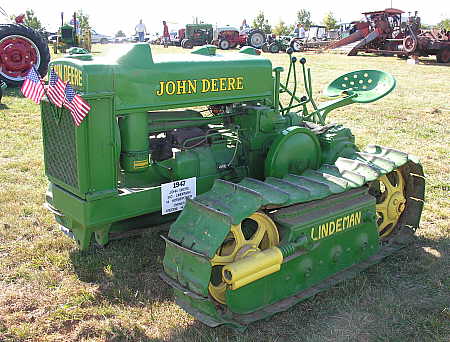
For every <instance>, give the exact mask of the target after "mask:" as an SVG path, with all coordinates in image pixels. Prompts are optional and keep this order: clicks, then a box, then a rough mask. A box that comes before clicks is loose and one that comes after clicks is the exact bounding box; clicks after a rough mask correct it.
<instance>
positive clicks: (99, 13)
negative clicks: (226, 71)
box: [0, 0, 450, 35]
mask: <svg viewBox="0 0 450 342" xmlns="http://www.w3.org/2000/svg"><path fill="white" fill-rule="evenodd" d="M117 3H118V5H113V1H108V2H106V1H101V0H97V1H96V0H75V1H70V2H68V1H67V2H65V1H61V0H59V1H45V0H42V1H36V0H20V1H7V2H5V3H1V4H0V6H1V7H2V8H3V9H4V10H5V11H6V12H7V13H8V14H9V15H12V14H20V13H24V12H25V10H27V9H33V10H34V12H35V14H36V16H37V17H38V19H39V20H40V21H41V22H42V24H43V25H44V26H45V27H46V28H47V30H48V31H56V30H57V29H58V27H59V25H60V22H61V12H64V16H65V18H67V19H69V17H70V16H71V15H73V12H74V11H78V10H80V9H81V10H82V11H83V12H84V13H86V14H88V15H89V22H90V24H91V26H92V28H93V29H95V30H96V31H97V32H98V33H102V34H107V35H115V33H117V32H118V31H119V30H122V31H124V32H125V34H127V35H131V34H134V27H135V26H136V24H137V23H138V22H139V19H142V20H143V23H144V24H145V25H146V27H147V31H149V32H150V33H155V32H161V31H162V20H166V21H167V22H168V24H169V28H170V30H174V29H177V28H179V27H182V26H183V25H184V24H188V23H192V22H193V20H194V17H198V18H199V20H202V21H204V22H205V23H210V24H213V25H219V26H225V25H231V26H236V27H238V26H239V25H240V24H241V23H242V20H243V19H246V20H247V22H248V23H251V22H252V21H253V19H254V18H255V16H256V15H257V13H258V12H259V11H260V10H262V11H263V12H264V14H265V16H266V18H267V19H268V20H269V23H270V24H271V25H272V26H275V25H276V24H277V23H278V22H279V21H280V20H282V21H284V22H285V23H286V24H293V23H294V22H295V18H296V13H297V11H298V10H300V9H307V10H309V11H310V12H311V18H312V21H313V22H314V23H315V24H320V23H321V22H322V20H323V18H324V16H325V14H326V13H327V12H329V11H331V12H332V13H333V15H334V17H335V18H336V19H337V20H338V21H342V22H349V21H353V20H358V19H361V17H362V15H361V13H362V12H369V11H375V10H383V9H385V8H390V7H391V4H392V7H393V8H398V9H401V10H403V11H404V12H406V13H407V12H414V11H419V16H420V17H421V18H422V23H425V24H430V25H433V24H436V23H438V22H439V21H441V20H443V19H446V18H450V1H448V0H444V1H442V0H428V1H425V0H380V1H370V2H369V1H364V0H340V1H338V0H335V1H324V0H318V1H309V2H303V1H298V3H297V5H293V3H294V1H292V0H291V1H288V0H276V1H268V0H259V1H251V0H250V1H249V0H247V1H243V0H240V1H238V0H227V1H223V0H222V1H204V0H201V1H189V0H183V1H181V0H170V1H164V0H162V1H158V0H154V1H151V0H147V1H130V2H129V3H127V2H125V3H124V2H123V1H117ZM0 20H1V18H0Z"/></svg>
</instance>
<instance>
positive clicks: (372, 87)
mask: <svg viewBox="0 0 450 342" xmlns="http://www.w3.org/2000/svg"><path fill="white" fill-rule="evenodd" d="M395 83H396V82H395V78H394V77H392V75H390V74H388V73H386V72H383V71H380V70H357V71H352V72H349V73H347V74H345V75H342V76H339V77H338V78H336V79H335V80H334V81H333V82H331V83H330V84H329V85H328V86H327V87H326V88H325V90H324V95H325V96H328V97H336V96H342V95H352V94H356V96H355V97H352V100H353V102H358V103H369V102H374V101H376V100H378V99H380V98H382V97H383V96H386V95H387V94H389V93H390V92H391V91H392V90H393V89H394V88H395Z"/></svg>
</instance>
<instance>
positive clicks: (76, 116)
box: [64, 82, 91, 126]
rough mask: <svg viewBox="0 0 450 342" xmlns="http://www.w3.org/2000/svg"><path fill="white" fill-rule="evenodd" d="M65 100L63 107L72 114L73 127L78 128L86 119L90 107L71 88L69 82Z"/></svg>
mask: <svg viewBox="0 0 450 342" xmlns="http://www.w3.org/2000/svg"><path fill="white" fill-rule="evenodd" d="M65 93H66V98H65V100H64V107H66V108H67V109H68V110H69V111H70V114H72V117H73V121H74V122H75V125H77V126H80V124H81V121H83V119H84V118H85V117H86V115H87V114H88V113H89V110H90V109H91V106H89V104H88V103H87V102H86V101H85V100H83V98H82V97H81V96H80V95H78V94H77V93H76V92H75V90H74V89H73V88H72V86H71V85H70V83H69V82H67V84H66V91H65Z"/></svg>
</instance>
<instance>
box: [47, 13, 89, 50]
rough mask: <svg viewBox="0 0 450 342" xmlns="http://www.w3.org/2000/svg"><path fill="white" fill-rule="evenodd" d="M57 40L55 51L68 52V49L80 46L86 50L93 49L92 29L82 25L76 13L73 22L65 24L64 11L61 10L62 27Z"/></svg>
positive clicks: (54, 44)
mask: <svg viewBox="0 0 450 342" xmlns="http://www.w3.org/2000/svg"><path fill="white" fill-rule="evenodd" d="M58 33H59V34H58V36H57V38H56V41H55V42H54V43H53V52H54V53H58V52H63V53H64V52H66V50H68V49H70V48H73V47H79V48H82V49H84V50H86V52H89V51H91V46H92V39H91V30H90V28H88V27H83V28H82V27H81V26H80V23H79V20H78V19H77V15H76V13H74V14H73V17H72V20H71V24H64V13H62V12H61V27H60V28H59V32H58Z"/></svg>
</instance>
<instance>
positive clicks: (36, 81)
mask: <svg viewBox="0 0 450 342" xmlns="http://www.w3.org/2000/svg"><path fill="white" fill-rule="evenodd" d="M20 90H22V93H23V95H24V96H25V97H27V98H29V99H31V100H33V101H34V102H36V103H37V104H39V103H40V102H41V99H42V96H44V92H45V91H44V83H43V82H42V79H41V76H39V74H38V73H37V72H36V69H35V68H34V66H32V67H31V69H30V71H29V72H28V74H27V76H26V77H25V81H24V82H23V84H22V88H20Z"/></svg>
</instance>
